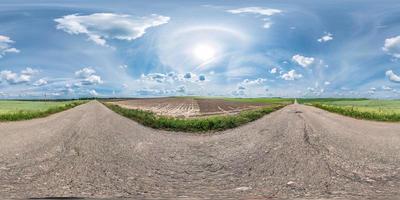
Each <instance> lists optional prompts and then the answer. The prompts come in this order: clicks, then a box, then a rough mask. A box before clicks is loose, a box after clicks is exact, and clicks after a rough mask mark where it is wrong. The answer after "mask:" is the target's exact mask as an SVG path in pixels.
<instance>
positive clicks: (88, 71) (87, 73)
mask: <svg viewBox="0 0 400 200" xmlns="http://www.w3.org/2000/svg"><path fill="white" fill-rule="evenodd" d="M94 73H96V71H95V70H94V69H93V68H91V67H85V68H83V69H80V70H78V71H76V72H75V76H77V77H79V78H87V77H89V76H90V75H92V74H94Z"/></svg>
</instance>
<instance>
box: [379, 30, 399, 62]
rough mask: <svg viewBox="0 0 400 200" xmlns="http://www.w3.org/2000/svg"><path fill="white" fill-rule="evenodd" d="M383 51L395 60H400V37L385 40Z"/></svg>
mask: <svg viewBox="0 0 400 200" xmlns="http://www.w3.org/2000/svg"><path fill="white" fill-rule="evenodd" d="M382 49H383V51H385V52H386V53H387V54H389V55H392V56H393V57H395V58H400V35H399V36H396V37H392V38H387V39H386V40H385V45H384V46H383V47H382Z"/></svg>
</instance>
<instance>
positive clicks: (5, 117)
mask: <svg viewBox="0 0 400 200" xmlns="http://www.w3.org/2000/svg"><path fill="white" fill-rule="evenodd" d="M86 102H87V101H73V102H71V103H67V104H64V105H60V106H55V107H51V108H48V109H46V110H44V111H24V110H21V111H17V112H12V113H4V114H0V121H20V120H28V119H34V118H40V117H46V116H49V115H51V114H54V113H58V112H61V111H64V110H68V109H70V108H73V107H75V106H78V105H81V104H84V103H86Z"/></svg>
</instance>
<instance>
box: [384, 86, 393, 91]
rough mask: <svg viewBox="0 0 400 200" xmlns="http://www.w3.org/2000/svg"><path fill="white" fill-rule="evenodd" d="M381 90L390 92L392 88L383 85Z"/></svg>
mask: <svg viewBox="0 0 400 200" xmlns="http://www.w3.org/2000/svg"><path fill="white" fill-rule="evenodd" d="M382 90H385V91H390V90H392V88H391V87H389V86H386V85H383V86H382Z"/></svg>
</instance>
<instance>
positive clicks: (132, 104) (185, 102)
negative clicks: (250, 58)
mask: <svg viewBox="0 0 400 200" xmlns="http://www.w3.org/2000/svg"><path fill="white" fill-rule="evenodd" d="M112 103H113V104H116V105H119V106H121V107H124V108H129V109H140V110H146V111H151V112H154V113H156V114H158V115H165V116H172V117H185V118H188V117H201V116H209V115H227V114H235V113H238V112H240V111H244V110H251V109H256V108H260V107H265V106H268V105H270V104H268V103H264V102H242V101H232V100H227V99H207V98H182V97H166V98H147V99H129V100H122V101H116V102H112Z"/></svg>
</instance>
